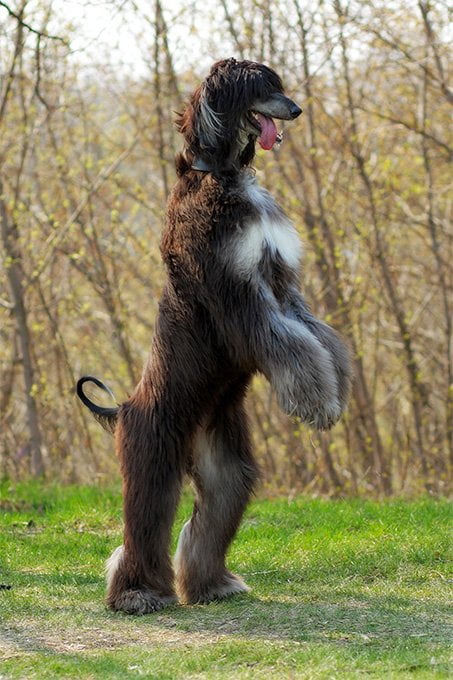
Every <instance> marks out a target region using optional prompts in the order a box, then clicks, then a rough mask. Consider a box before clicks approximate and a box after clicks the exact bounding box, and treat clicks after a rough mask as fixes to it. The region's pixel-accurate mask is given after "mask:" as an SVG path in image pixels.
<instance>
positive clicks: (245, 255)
mask: <svg viewBox="0 0 453 680" xmlns="http://www.w3.org/2000/svg"><path fill="white" fill-rule="evenodd" d="M245 189H246V193H247V197H248V199H249V200H250V201H251V203H253V205H254V207H255V208H256V210H257V212H258V217H257V218H256V219H254V220H252V221H250V222H248V223H246V224H245V225H243V226H242V227H241V228H240V229H239V230H238V233H237V234H236V236H235V239H234V245H233V258H232V259H233V265H234V268H235V269H236V271H238V272H239V273H240V274H242V275H244V276H250V275H251V274H253V273H254V272H255V271H256V270H257V268H258V264H259V262H260V260H261V258H262V256H263V252H264V250H265V249H267V250H268V251H269V253H270V255H271V257H275V258H277V257H280V258H281V259H282V260H283V262H284V263H285V264H286V265H287V266H288V267H290V268H291V269H294V270H296V269H298V267H299V262H300V257H301V252H302V247H301V243H300V240H299V237H298V235H297V232H296V230H295V228H294V225H293V224H292V222H291V221H290V220H289V219H288V218H287V217H286V215H284V213H283V212H282V211H281V210H280V209H279V208H278V206H277V205H276V203H275V201H274V199H273V198H272V196H271V195H270V194H269V193H268V192H267V191H266V190H265V189H262V188H261V187H260V186H258V184H256V182H255V181H254V180H249V181H248V182H247V183H246V187H245Z"/></svg>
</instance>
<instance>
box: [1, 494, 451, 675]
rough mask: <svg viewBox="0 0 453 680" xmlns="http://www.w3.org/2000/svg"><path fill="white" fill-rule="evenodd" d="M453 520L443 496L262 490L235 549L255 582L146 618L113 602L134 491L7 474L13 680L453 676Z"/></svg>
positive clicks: (234, 556)
mask: <svg viewBox="0 0 453 680" xmlns="http://www.w3.org/2000/svg"><path fill="white" fill-rule="evenodd" d="M189 513H190V498H189V497H188V496H187V497H185V499H184V501H183V503H182V507H181V511H180V513H179V516H178V521H177V524H176V527H175V540H176V536H177V532H178V530H179V529H180V527H181V524H182V522H183V520H184V519H185V518H186V517H187V516H188V515H189ZM451 520H452V512H451V506H449V504H448V503H447V502H446V501H435V500H428V499H422V500H417V501H410V502H408V501H399V500H397V501H387V502H383V503H379V502H371V501H370V502H367V501H360V500H354V501H349V500H348V501H346V500H345V501H327V500H309V499H304V498H301V499H296V500H295V501H293V502H291V503H288V502H287V501H284V500H280V501H264V500H263V501H256V502H254V503H253V504H252V505H251V506H250V509H249V511H248V513H247V516H246V518H245V520H244V522H243V525H242V527H241V530H240V532H239V535H238V537H237V538H236V540H235V542H234V545H233V547H232V549H231V553H230V557H229V564H230V566H231V567H232V568H233V570H235V571H237V572H238V573H240V574H242V575H243V576H244V577H245V578H246V580H247V582H248V584H249V585H250V586H251V587H252V589H253V590H252V593H250V594H248V595H243V596H240V597H237V598H234V599H231V600H228V601H223V602H220V603H215V604H211V605H209V606H191V607H176V606H175V607H171V608H169V609H166V610H164V611H163V612H161V613H158V614H155V615H150V616H146V617H142V618H133V617H129V616H126V615H123V614H114V613H112V612H109V611H107V610H106V609H105V607H104V604H103V597H104V582H103V562H104V559H105V558H106V557H107V556H108V555H109V553H110V551H111V550H112V549H113V548H114V547H115V546H116V545H118V544H119V543H120V542H121V499H120V495H119V492H118V491H117V490H100V489H96V488H86V487H83V488H81V487H69V488H61V487H50V488H47V487H46V488H44V487H42V486H40V485H36V484H27V485H17V486H15V487H14V488H11V487H10V486H9V485H8V484H6V483H5V484H3V485H1V486H0V532H1V534H0V582H1V583H6V584H11V585H12V588H11V590H0V678H1V679H2V680H4V679H6V678H27V679H29V678H39V679H41V678H55V677H62V678H79V679H80V678H138V677H148V678H162V679H164V678H168V679H172V678H233V679H236V678H307V679H310V680H311V679H317V678H326V679H327V678H362V677H376V678H412V677H416V678H417V679H418V678H431V677H436V678H442V677H450V674H449V666H448V654H449V649H451V647H450V645H451V642H452V630H451V628H449V616H450V615H451V610H449V608H448V603H449V598H451V588H452V583H453V578H452V575H451V573H450V574H449V573H448V565H449V559H450V558H451V553H450V546H451V544H450V542H449V534H448V532H449V526H451V524H452V522H451ZM450 623H451V616H450ZM451 670H452V669H451V668H450V671H451Z"/></svg>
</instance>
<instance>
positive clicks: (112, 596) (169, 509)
mask: <svg viewBox="0 0 453 680" xmlns="http://www.w3.org/2000/svg"><path fill="white" fill-rule="evenodd" d="M143 404H145V405H143ZM115 434H116V438H117V449H118V454H119V457H120V461H121V469H122V474H123V502H124V523H125V526H124V545H123V546H121V547H120V548H117V550H116V551H114V553H113V555H112V556H111V557H110V559H109V560H108V562H107V603H108V605H109V607H110V608H111V609H114V610H121V611H124V612H127V613H129V614H148V613H151V612H153V611H157V610H159V609H162V608H163V607H164V606H166V605H168V604H170V603H172V602H174V601H175V600H176V595H175V592H174V585H173V580H174V579H173V569H172V565H171V560H170V557H169V543H170V535H171V527H172V524H173V519H174V514H175V509H176V505H177V502H178V499H179V493H180V487H181V478H182V472H183V469H184V466H185V460H184V456H185V437H184V434H183V433H182V431H181V430H176V428H175V427H174V425H172V423H171V420H170V419H169V418H168V413H166V410H165V404H164V403H161V402H159V403H157V404H152V403H151V401H150V400H149V401H147V400H145V399H142V400H141V401H140V399H136V400H135V401H134V400H131V401H130V402H127V403H126V404H124V405H123V406H122V407H121V408H120V411H119V415H118V423H117V427H116V433H115Z"/></svg>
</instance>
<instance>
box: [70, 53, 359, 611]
mask: <svg viewBox="0 0 453 680" xmlns="http://www.w3.org/2000/svg"><path fill="white" fill-rule="evenodd" d="M300 113H301V109H300V108H299V107H298V106H297V104H296V103H295V102H294V101H292V100H291V99H290V98H288V97H287V96H286V95H285V94H284V92H283V87H282V83H281V80H280V78H279V77H278V75H277V74H276V73H275V72H274V71H273V70H272V69H270V68H268V67H266V66H264V65H262V64H258V63H255V62H251V61H236V60H235V59H227V60H224V61H220V62H218V63H216V64H214V66H213V67H212V69H211V72H210V73H209V75H208V77H207V78H206V80H205V81H204V82H203V83H202V84H201V85H200V87H199V88H198V89H197V90H196V91H195V92H194V94H193V95H192V97H191V99H190V102H189V104H188V106H187V108H186V109H185V111H184V112H183V113H182V114H181V115H180V116H179V118H178V121H177V125H178V129H179V131H180V132H181V133H182V135H183V137H184V148H183V151H182V153H181V154H179V156H178V157H177V159H176V170H177V175H178V181H177V184H176V186H175V187H174V189H173V191H172V194H171V196H170V199H169V203H168V209H167V217H166V226H165V230H164V234H163V239H162V245H161V251H162V257H163V260H164V263H165V266H166V269H167V273H168V278H167V282H166V285H165V288H164V291H163V295H162V299H161V301H160V305H159V312H158V316H157V320H156V331H155V335H154V339H153V344H152V349H151V352H150V355H149V359H148V361H147V363H146V365H145V368H144V371H143V375H142V378H141V380H140V382H139V384H138V385H137V387H136V389H135V391H134V392H133V394H132V396H131V397H130V399H128V400H127V401H126V402H125V403H123V404H122V405H121V406H119V407H118V408H116V409H113V408H112V409H106V408H103V407H100V406H97V405H96V404H94V403H93V402H92V401H91V400H90V399H89V398H88V397H87V396H86V395H85V393H84V391H83V385H84V383H85V382H89V381H91V382H95V383H96V384H97V385H98V386H99V387H102V388H103V389H107V388H106V387H105V386H104V385H103V383H101V382H100V381H99V380H97V379H96V378H92V377H90V376H85V377H84V378H81V379H80V380H79V382H78V385H77V392H78V395H79V397H80V398H81V399H82V401H83V402H84V404H85V405H86V406H88V407H89V408H90V410H91V411H92V412H93V413H94V414H95V416H96V417H97V418H98V419H99V420H100V421H101V422H103V424H104V425H105V426H106V427H107V428H109V429H111V430H113V431H114V433H115V438H116V446H117V451H118V455H119V459H120V463H121V472H122V476H123V496H124V524H125V528H124V544H123V545H122V546H120V547H119V548H117V549H116V550H115V551H114V553H113V554H112V556H111V557H110V559H109V560H108V563H107V587H108V594H107V601H108V604H109V606H110V607H111V608H112V609H114V610H122V611H125V612H129V613H134V614H146V613H149V612H153V611H156V610H159V609H161V608H162V607H164V606H165V605H167V604H169V603H171V602H174V601H175V600H176V592H177V593H178V596H179V599H180V600H181V601H182V602H186V603H196V602H210V601H211V600H215V599H219V598H223V597H226V596H228V595H231V594H234V593H240V592H244V591H247V590H248V588H247V586H246V585H245V583H244V582H243V581H242V579H240V578H239V577H238V576H235V575H233V574H232V573H231V572H229V571H228V569H227V568H226V566H225V556H226V552H227V549H228V546H229V544H230V543H231V541H232V539H233V537H234V535H235V533H236V530H237V528H238V526H239V523H240V521H241V517H242V514H243V512H244V509H245V507H246V505H247V503H248V501H249V498H250V495H251V493H252V490H253V487H254V484H255V481H256V479H257V466H256V463H255V461H254V458H253V455H252V451H251V447H250V437H249V432H248V423H247V417H246V413H245V410H244V398H245V394H246V391H247V387H248V384H249V382H250V380H251V378H252V376H253V374H254V373H255V372H257V371H259V372H261V373H263V374H264V375H265V376H266V378H267V379H268V380H269V382H270V383H271V386H272V388H273V389H274V391H275V392H276V395H277V398H278V402H279V404H280V406H281V407H282V409H283V410H284V411H285V412H287V413H288V414H289V415H294V416H298V417H299V418H301V419H302V421H304V422H305V423H307V424H308V425H310V426H311V427H314V428H317V429H321V430H323V429H327V428H330V427H331V426H332V425H333V424H334V423H335V422H336V421H337V420H338V419H339V417H340V416H341V413H342V412H343V410H344V408H345V406H346V402H347V398H348V392H349V386H350V378H351V369H350V361H349V355H348V351H347V349H346V347H345V345H344V344H343V342H342V340H341V339H340V338H339V336H338V335H337V334H336V332H335V331H334V330H333V329H331V328H330V327H329V326H327V325H326V324H324V323H323V322H322V321H319V320H318V319H316V318H315V317H314V316H313V315H312V314H311V312H310V311H309V308H308V306H307V304H306V303H305V300H304V298H303V297H302V295H301V293H300V292H299V288H300V285H299V284H300V254H301V253H300V245H299V239H298V237H297V234H296V231H295V229H294V227H293V225H292V224H291V222H290V221H289V219H288V218H287V217H286V215H285V214H284V212H283V211H282V210H281V208H280V207H279V206H278V205H277V204H276V203H275V201H274V199H273V198H272V196H271V195H270V194H269V193H268V192H267V191H265V190H264V189H262V188H261V187H260V186H259V185H258V183H257V181H256V179H255V175H254V172H253V170H252V169H251V168H250V164H251V162H252V160H253V157H254V154H255V143H256V141H258V142H259V143H260V145H261V146H262V147H263V148H264V149H271V148H272V147H273V145H274V144H275V143H276V142H277V141H279V134H278V132H277V128H276V126H275V123H274V121H273V119H274V118H277V119H283V120H292V119H294V118H297V116H299V114H300ZM186 473H188V474H189V475H190V477H191V479H192V481H193V483H194V486H195V489H196V500H195V505H194V510H193V515H192V518H191V519H190V521H189V522H187V523H186V524H185V526H184V528H183V530H182V532H181V536H180V538H179V543H178V548H177V553H176V557H175V560H174V570H173V566H172V563H171V560H170V556H169V543H170V532H171V527H172V524H173V520H174V515H175V510H176V506H177V503H178V499H179V494H180V490H181V484H182V479H183V476H184V474H186ZM175 586H176V590H175Z"/></svg>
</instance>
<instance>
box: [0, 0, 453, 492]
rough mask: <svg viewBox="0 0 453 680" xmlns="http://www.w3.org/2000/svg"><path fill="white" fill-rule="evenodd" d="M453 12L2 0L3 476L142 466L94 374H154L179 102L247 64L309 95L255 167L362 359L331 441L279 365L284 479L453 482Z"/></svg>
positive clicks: (427, 3)
mask: <svg viewBox="0 0 453 680" xmlns="http://www.w3.org/2000/svg"><path fill="white" fill-rule="evenodd" d="M78 7H79V8H80V11H82V9H83V10H84V11H85V12H86V15H84V16H85V17H89V16H90V15H89V11H88V10H89V9H90V8H91V9H93V8H94V9H96V11H101V10H102V12H103V13H102V14H100V15H95V17H97V16H99V17H101V18H99V19H95V20H93V19H91V20H89V19H86V18H85V19H80V20H79V19H78ZM68 12H70V13H69V15H68ZM450 19H451V17H449V14H448V2H446V1H445V2H444V1H442V0H419V1H418V2H417V1H416V0H413V1H412V0H326V1H322V0H272V1H271V0H203V1H202V0H194V1H193V2H182V1H179V2H178V1H175V2H164V1H163V0H162V1H161V0H152V1H150V2H141V1H140V0H121V1H120V0H112V1H111V2H97V3H95V2H92V3H88V2H85V3H83V2H58V1H54V2H51V1H50V0H30V1H27V0H6V1H5V2H3V1H0V253H1V271H0V370H1V374H0V387H1V391H0V413H1V417H0V476H7V477H10V478H13V479H17V478H21V477H25V476H30V475H32V476H39V475H45V476H46V477H47V478H49V479H58V480H61V481H82V482H90V481H93V482H96V483H101V482H102V481H103V480H105V479H108V480H110V479H111V478H112V477H114V476H115V475H117V474H118V472H117V470H118V466H117V462H116V459H115V455H114V450H113V440H112V439H111V438H110V436H109V435H108V434H107V433H105V432H104V431H103V430H101V428H100V427H99V426H98V425H97V424H96V423H95V422H94V421H92V418H91V417H90V416H89V414H88V412H87V411H86V410H85V409H83V407H82V406H81V405H80V404H79V402H78V400H77V399H76V397H75V395H74V385H75V382H76V379H77V378H78V377H79V376H80V375H82V374H83V373H92V374H94V375H98V376H99V377H101V378H102V379H103V380H105V382H106V383H107V384H109V385H110V387H112V389H113V390H114V392H115V394H116V396H117V398H118V399H119V400H123V399H124V398H125V397H126V396H127V394H128V393H130V391H131V390H132V388H133V386H134V384H135V383H136V381H137V379H138V378H139V376H140V372H141V367H142V363H143V361H144V358H145V356H146V354H147V351H148V349H149V346H150V342H151V336H152V333H153V324H154V319H155V315H156V309H157V303H158V299H159V295H160V291H161V289H162V285H163V281H164V271H163V267H162V264H161V261H160V255H159V240H160V232H161V227H162V219H163V214H164V210H165V201H166V196H167V194H168V192H169V190H170V188H171V186H172V183H173V181H174V167H173V159H174V156H175V153H176V152H177V150H178V149H179V147H180V139H179V135H178V134H177V132H176V130H175V128H174V123H173V121H174V117H175V116H174V112H175V111H180V110H181V108H182V106H183V102H184V101H185V99H186V97H187V96H188V94H189V93H190V92H191V91H192V90H193V89H194V87H195V86H196V85H197V84H198V82H199V81H200V79H201V78H203V77H204V76H205V75H206V72H207V70H208V69H209V66H210V64H211V63H212V62H213V61H215V60H217V59H219V58H223V57H228V56H236V57H237V58H251V59H255V60H258V61H263V62H265V63H267V64H269V65H271V66H272V67H273V68H275V69H276V70H277V71H278V73H279V74H281V76H282V78H283V81H284V83H285V85H286V89H287V92H288V94H289V95H290V96H292V97H294V99H295V100H296V101H297V102H298V103H299V104H300V105H301V106H302V107H303V108H304V114H303V115H302V116H301V117H300V119H298V121H297V122H296V123H293V124H292V125H291V126H288V129H287V131H285V139H284V142H283V145H282V147H281V148H280V149H279V150H277V151H275V152H267V153H263V152H261V151H260V152H259V153H258V156H257V158H256V160H255V166H256V168H257V172H258V174H259V176H260V180H261V181H262V183H263V184H265V185H267V186H268V187H269V188H270V189H271V191H272V193H273V194H274V195H275V196H276V197H277V199H278V201H279V202H280V203H281V204H282V205H283V206H284V208H285V209H286V211H287V213H288V214H289V215H290V216H291V218H292V219H293V220H294V222H295V224H296V225H297V228H298V229H299V231H300V235H301V238H302V240H303V241H304V243H305V266H304V272H305V274H304V291H305V294H306V297H307V299H308V300H309V301H310V303H311V305H312V308H313V311H314V312H315V313H316V315H318V316H320V317H321V318H325V319H326V320H327V321H328V322H329V323H331V324H332V325H334V326H335V327H336V328H337V329H338V330H339V331H340V332H341V333H342V334H343V335H345V336H346V337H347V338H348V339H349V342H350V345H351V348H352V350H353V353H354V365H355V383H354V388H353V393H352V398H351V404H350V409H349V413H348V415H347V417H346V418H345V419H344V420H343V421H342V422H341V423H340V424H339V425H338V426H337V427H336V428H335V429H334V430H333V431H332V432H330V433H325V434H322V435H321V434H317V433H314V432H310V431H308V430H307V429H305V428H301V427H300V426H299V425H298V424H297V423H294V422H293V421H291V420H290V419H289V418H288V417H286V416H285V415H283V414H282V413H281V412H280V411H279V410H278V408H277V407H276V404H275V402H274V399H273V396H272V394H271V393H270V390H269V387H268V384H267V383H266V382H265V380H264V379H262V378H261V377H257V378H256V379H255V381H254V385H253V389H252V390H251V392H250V397H249V402H248V403H249V412H250V416H251V418H252V422H253V431H254V438H255V446H256V451H257V455H258V457H259V460H260V463H261V465H262V469H263V485H264V490H265V491H267V492H269V493H278V492H285V493H288V492H289V493H295V492H298V491H305V492H307V493H324V494H331V495H335V494H374V495H385V494H390V493H397V494H399V493H410V494H413V493H418V492H426V491H428V492H430V493H441V494H444V493H447V491H448V479H449V473H451V470H452V468H453V356H452V324H453V319H452V308H453V298H452V285H453V279H452V266H451V265H452V262H453V232H452V226H451V212H452V202H453V194H452V191H451V178H452V174H451V161H452V152H453V140H452V135H451V113H452V110H453V107H452V105H453V90H452V89H451V88H450V87H449V85H448V76H449V71H450V68H451V67H450V64H449V54H448V51H449V49H450V48H451V38H452V33H451V23H450V22H449V20H450ZM88 21H91V23H90V25H88V23H87V22H88ZM93 21H94V24H96V25H93ZM87 31H88V32H87ZM124 31H126V33H124ZM84 36H85V37H84ZM450 54H451V52H450ZM92 394H94V393H92ZM100 398H101V395H99V394H96V400H98V401H99V400H100Z"/></svg>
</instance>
